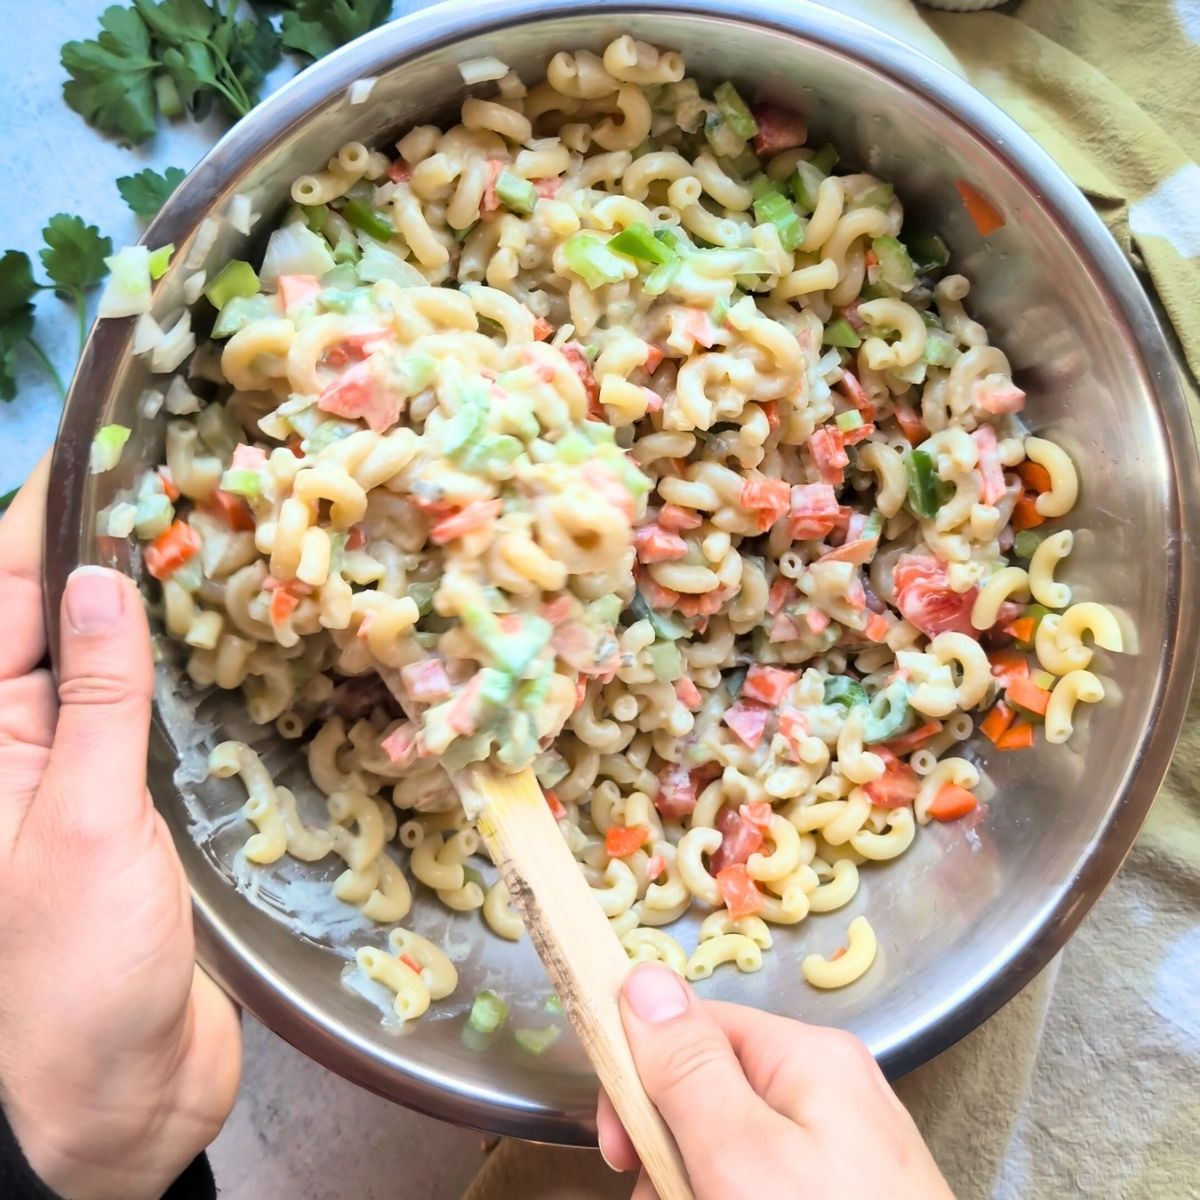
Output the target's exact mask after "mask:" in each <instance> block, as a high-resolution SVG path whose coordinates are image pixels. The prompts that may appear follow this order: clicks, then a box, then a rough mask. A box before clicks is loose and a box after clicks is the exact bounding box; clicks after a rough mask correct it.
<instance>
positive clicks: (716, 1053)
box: [660, 1031, 730, 1091]
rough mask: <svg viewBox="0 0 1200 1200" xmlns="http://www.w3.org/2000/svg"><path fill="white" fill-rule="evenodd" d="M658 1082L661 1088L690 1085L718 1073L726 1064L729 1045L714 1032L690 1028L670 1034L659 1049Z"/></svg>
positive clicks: (680, 1087) (701, 1081)
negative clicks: (701, 1031) (676, 1033)
mask: <svg viewBox="0 0 1200 1200" xmlns="http://www.w3.org/2000/svg"><path fill="white" fill-rule="evenodd" d="M660 1053H661V1055H662V1057H661V1060H660V1061H661V1072H660V1077H661V1084H662V1087H663V1088H665V1089H670V1090H672V1091H674V1090H676V1089H690V1088H693V1087H696V1086H699V1085H701V1084H702V1083H703V1081H704V1080H706V1079H712V1078H713V1077H714V1076H716V1075H720V1074H721V1073H722V1072H723V1070H724V1068H725V1067H726V1066H727V1065H728V1060H729V1054H730V1051H729V1046H728V1044H727V1043H725V1042H724V1041H723V1040H722V1039H721V1038H720V1037H719V1036H717V1035H711V1036H709V1035H704V1034H701V1035H699V1036H697V1035H696V1034H695V1033H694V1032H693V1031H688V1032H686V1033H685V1034H684V1035H683V1036H681V1037H678V1038H673V1039H672V1040H671V1041H670V1042H669V1043H668V1044H667V1045H666V1046H664V1047H663V1048H662V1050H661V1051H660Z"/></svg>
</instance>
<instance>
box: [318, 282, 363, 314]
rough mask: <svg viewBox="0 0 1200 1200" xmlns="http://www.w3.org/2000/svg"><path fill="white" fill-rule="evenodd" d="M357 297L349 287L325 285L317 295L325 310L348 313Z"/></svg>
mask: <svg viewBox="0 0 1200 1200" xmlns="http://www.w3.org/2000/svg"><path fill="white" fill-rule="evenodd" d="M357 299H358V296H357V294H356V293H355V292H354V291H353V290H352V289H349V288H332V287H327V288H325V289H324V290H323V291H321V292H320V293H319V294H318V295H317V300H318V301H319V302H320V305H321V307H322V308H323V309H325V311H326V312H339V313H348V312H349V311H350V308H351V306H352V305H353V304H354V302H355V300H357Z"/></svg>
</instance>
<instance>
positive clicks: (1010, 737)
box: [996, 721, 1033, 750]
mask: <svg viewBox="0 0 1200 1200" xmlns="http://www.w3.org/2000/svg"><path fill="white" fill-rule="evenodd" d="M1032 745H1033V726H1032V725H1030V724H1029V722H1028V721H1018V722H1017V723H1016V724H1015V725H1013V727H1012V728H1011V729H1009V730H1008V732H1007V733H1005V734H1002V735H1001V737H1000V738H999V739H997V741H996V749H997V750H1028V749H1029V748H1030V747H1031V746H1032Z"/></svg>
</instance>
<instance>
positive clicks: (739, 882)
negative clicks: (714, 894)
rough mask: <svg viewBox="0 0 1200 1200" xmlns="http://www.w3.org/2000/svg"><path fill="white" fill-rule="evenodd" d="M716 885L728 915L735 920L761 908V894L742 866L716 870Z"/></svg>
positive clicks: (749, 915) (750, 914) (759, 910)
mask: <svg viewBox="0 0 1200 1200" xmlns="http://www.w3.org/2000/svg"><path fill="white" fill-rule="evenodd" d="M715 878H716V881H717V887H718V888H720V890H721V898H722V899H723V900H724V901H725V907H726V908H727V909H728V910H729V915H730V916H731V917H732V918H733V919H734V920H735V921H737V920H740V919H741V918H742V917H752V916H753V915H754V914H755V913H758V912H762V910H763V896H762V892H760V891H759V890H758V888H757V886H756V885H755V883H754V880H753V879H751V878H750V873H749V872H748V871H747V870H746V868H745V867H743V866H732V867H726V868H725V869H724V870H722V871H718V872H717V874H716V876H715Z"/></svg>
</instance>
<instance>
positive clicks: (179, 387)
mask: <svg viewBox="0 0 1200 1200" xmlns="http://www.w3.org/2000/svg"><path fill="white" fill-rule="evenodd" d="M166 404H167V412H169V413H170V414H171V415H172V416H173V417H183V416H186V415H187V414H188V413H194V412H199V411H200V397H199V396H197V395H196V393H195V392H193V391H192V389H191V388H190V387H188V385H187V382H186V380H185V379H184V378H183V376H182V375H176V376H175V378H174V379H172V380H171V386H170V387H169V388H167V399H166Z"/></svg>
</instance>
